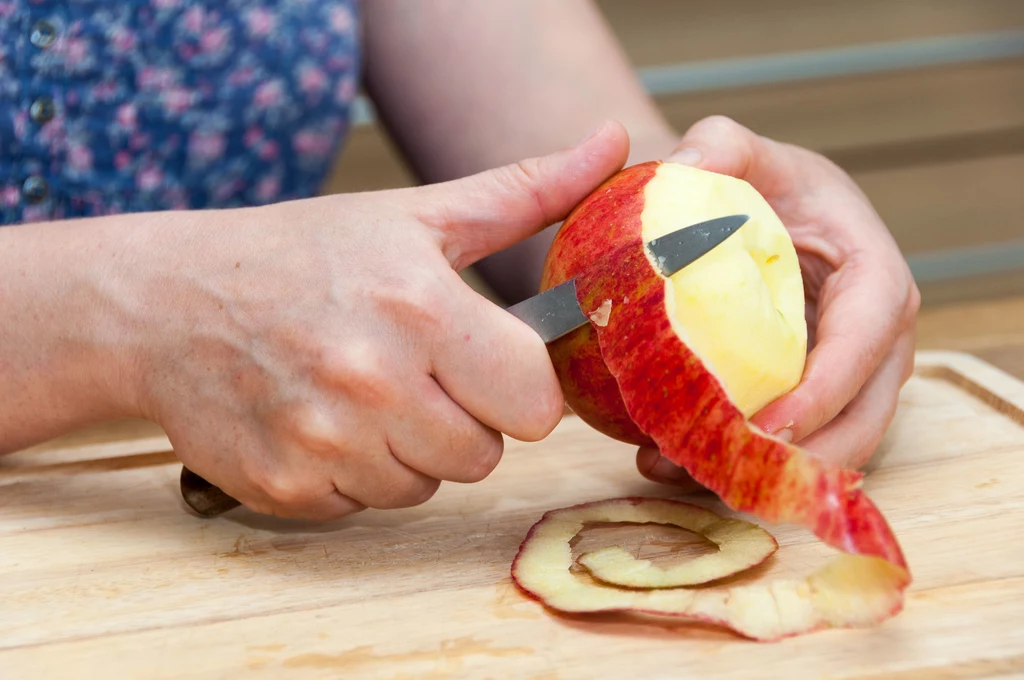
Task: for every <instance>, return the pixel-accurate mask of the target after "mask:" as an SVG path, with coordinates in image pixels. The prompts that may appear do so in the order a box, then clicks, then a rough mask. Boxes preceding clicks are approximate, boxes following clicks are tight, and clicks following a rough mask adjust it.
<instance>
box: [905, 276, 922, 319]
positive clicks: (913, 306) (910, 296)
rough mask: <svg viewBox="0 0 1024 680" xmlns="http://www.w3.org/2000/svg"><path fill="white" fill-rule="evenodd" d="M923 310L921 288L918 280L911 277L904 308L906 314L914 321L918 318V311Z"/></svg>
mask: <svg viewBox="0 0 1024 680" xmlns="http://www.w3.org/2000/svg"><path fill="white" fill-rule="evenodd" d="M919 311H921V289H920V288H918V286H917V282H916V281H914V280H913V277H911V280H910V290H909V292H908V293H907V304H906V308H905V309H904V315H905V316H906V318H907V319H908V320H909V321H911V322H914V321H915V320H916V319H917V314H918V312H919Z"/></svg>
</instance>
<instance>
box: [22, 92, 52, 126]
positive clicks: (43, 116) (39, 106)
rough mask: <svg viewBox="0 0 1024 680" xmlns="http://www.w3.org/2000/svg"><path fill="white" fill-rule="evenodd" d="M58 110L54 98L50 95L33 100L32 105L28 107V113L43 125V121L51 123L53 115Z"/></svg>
mask: <svg viewBox="0 0 1024 680" xmlns="http://www.w3.org/2000/svg"><path fill="white" fill-rule="evenodd" d="M55 112H56V109H55V107H54V106H53V100H52V99H50V98H49V97H40V98H39V99H37V100H35V101H34V102H32V106H30V107H29V108H28V115H29V116H30V117H31V118H32V120H33V121H34V122H36V123H39V124H40V125H42V124H43V123H49V122H50V121H51V120H53V115H54V113H55Z"/></svg>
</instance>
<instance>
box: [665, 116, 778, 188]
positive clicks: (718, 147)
mask: <svg viewBox="0 0 1024 680" xmlns="http://www.w3.org/2000/svg"><path fill="white" fill-rule="evenodd" d="M668 160H669V161H673V162H676V163H682V164H683V165H689V166H692V167H695V168H700V169H701V170H708V171H710V172H717V173H718V174H720V175H729V176H730V177H738V178H739V179H742V180H746V181H747V182H749V183H750V184H752V185H753V186H754V187H755V188H756V189H758V191H760V192H761V193H762V194H767V193H772V192H773V191H774V190H777V189H780V187H777V186H775V184H776V183H777V182H778V181H779V179H780V177H781V176H783V175H780V172H779V170H780V169H781V168H780V167H779V165H778V164H779V163H780V162H781V161H782V160H783V156H782V154H780V153H779V143H778V142H775V141H772V140H770V139H768V138H766V137H762V136H760V135H758V134H755V133H754V132H752V131H750V130H749V129H747V128H745V127H744V126H742V125H740V124H739V123H737V122H736V121H734V120H732V119H731V118H727V117H725V116H710V117H708V118H704V119H702V120H700V121H698V122H696V123H694V124H693V126H691V127H690V129H689V130H687V131H686V134H685V135H683V138H682V140H680V142H679V145H678V146H677V147H676V149H675V151H673V152H672V155H671V156H669V158H668Z"/></svg>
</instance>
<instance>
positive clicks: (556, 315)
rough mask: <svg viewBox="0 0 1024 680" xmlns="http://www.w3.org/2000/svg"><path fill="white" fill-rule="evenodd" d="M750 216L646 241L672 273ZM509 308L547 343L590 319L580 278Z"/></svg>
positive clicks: (664, 271)
mask: <svg viewBox="0 0 1024 680" xmlns="http://www.w3.org/2000/svg"><path fill="white" fill-rule="evenodd" d="M749 219H750V217H749V216H747V215H728V216H726V217H718V218H716V219H713V220H708V221H707V222H700V223H698V224H694V225H690V226H688V227H682V228H680V229H676V230H675V231H673V232H672V233H670V234H666V235H665V236H661V237H659V238H656V239H651V240H650V241H648V242H647V243H646V244H644V245H646V247H647V250H648V252H650V254H651V256H652V258H653V259H654V261H655V262H656V263H657V265H658V268H659V269H660V270H661V274H662V276H666V277H668V276H672V275H673V274H675V273H676V272H678V271H680V270H682V269H684V268H685V267H687V266H688V265H690V264H692V263H694V262H696V261H697V260H699V259H700V258H702V257H704V256H705V255H707V254H708V253H709V252H711V251H712V250H714V249H715V248H716V247H717V246H718V245H719V244H720V243H722V242H723V241H725V239H727V238H729V237H730V236H732V235H733V234H734V233H736V231H737V230H738V229H739V228H740V227H742V226H743V225H744V224H746V223H747V220H749ZM506 311H508V312H510V313H511V314H512V315H513V316H515V317H517V318H518V319H519V320H520V321H523V322H524V323H525V324H526V325H528V326H529V327H530V328H532V329H533V330H534V331H536V332H537V334H538V335H539V336H540V337H541V339H542V340H544V342H545V344H546V343H549V342H553V341H554V340H557V339H558V338H560V337H562V336H563V335H565V334H567V333H571V332H572V331H574V330H576V329H577V328H579V327H580V326H583V325H584V324H586V323H589V321H590V319H588V318H587V315H586V314H584V313H583V310H582V309H580V305H579V302H578V301H577V300H576V279H569V280H568V281H566V282H565V283H562V284H559V285H557V286H555V287H554V288H549V289H548V290H546V291H544V292H543V293H540V294H538V295H534V296H533V297H530V298H527V299H526V300H523V301H522V302H518V303H516V304H514V305H512V306H511V307H509V308H508V309H507V310H506Z"/></svg>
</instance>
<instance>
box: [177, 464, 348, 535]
mask: <svg viewBox="0 0 1024 680" xmlns="http://www.w3.org/2000/svg"><path fill="white" fill-rule="evenodd" d="M247 453H248V454H249V457H248V458H246V459H245V460H244V461H243V463H242V465H241V466H240V467H241V471H231V470H227V469H225V468H224V467H223V466H222V465H221V463H223V462H226V460H225V459H224V458H223V457H221V456H209V455H207V456H201V457H198V458H197V462H198V463H199V464H200V466H202V467H203V468H204V471H203V472H200V473H198V474H200V475H201V476H202V477H203V478H205V479H207V480H209V481H210V482H211V483H213V484H215V485H217V487H219V488H220V489H221V490H222V491H223V492H224V493H226V494H228V495H229V496H231V497H232V498H234V499H235V500H237V501H238V502H239V503H241V504H242V505H243V506H245V507H246V508H248V509H249V510H252V511H253V512H257V513H260V514H264V515H274V516H276V517H285V518H288V519H303V520H311V521H330V520H335V519H339V518H341V517H345V516H346V515H351V514H353V513H357V512H360V511H362V510H364V509H365V506H364V505H363V504H361V503H359V502H358V501H356V500H354V499H352V498H349V497H347V496H345V495H343V494H341V493H339V492H338V491H337V489H335V488H334V486H332V485H331V484H330V483H329V482H325V481H323V479H322V478H320V477H319V476H317V475H313V474H308V473H306V474H303V473H297V472H294V470H295V469H297V468H287V469H289V470H290V471H289V472H284V471H283V469H285V468H282V469H278V470H272V469H271V468H270V467H269V466H263V465H259V464H258V463H256V461H259V460H269V458H268V457H264V456H258V455H254V454H255V453H256V452H254V451H250V452H247ZM190 458H191V457H190ZM208 461H212V466H211V467H210V468H209V469H206V464H207V462H208ZM240 472H241V473H240Z"/></svg>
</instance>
